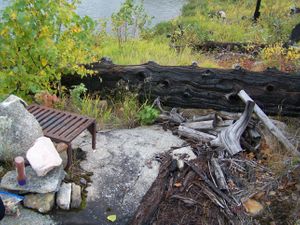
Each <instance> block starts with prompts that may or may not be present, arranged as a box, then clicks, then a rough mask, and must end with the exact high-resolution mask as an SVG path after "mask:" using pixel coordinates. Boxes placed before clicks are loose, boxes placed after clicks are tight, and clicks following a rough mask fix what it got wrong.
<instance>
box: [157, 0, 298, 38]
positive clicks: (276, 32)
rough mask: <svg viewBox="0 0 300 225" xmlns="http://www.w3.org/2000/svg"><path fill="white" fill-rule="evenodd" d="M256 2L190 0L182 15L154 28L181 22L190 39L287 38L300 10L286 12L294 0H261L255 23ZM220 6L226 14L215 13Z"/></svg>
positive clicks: (168, 27) (160, 29)
mask: <svg viewBox="0 0 300 225" xmlns="http://www.w3.org/2000/svg"><path fill="white" fill-rule="evenodd" d="M255 6H256V1H252V0H251V1H250V0H245V1H235V0H226V1H220V0H219V1H218V0H216V1H203V0H189V1H188V3H187V4H186V5H185V6H184V7H183V9H182V16H181V17H179V18H178V19H176V20H175V21H171V22H167V23H162V24H159V25H158V26H157V29H156V32H157V34H165V33H167V32H172V31H173V30H174V29H175V28H176V25H177V24H181V25H182V26H183V29H184V30H185V32H186V35H187V36H189V38H190V42H193V43H199V42H204V41H207V40H210V41H222V42H255V43H268V44H270V43H276V42H285V41H287V40H288V37H289V34H290V32H291V30H292V28H293V27H294V26H295V25H296V24H297V23H299V21H300V15H299V14H296V15H290V14H289V13H290V8H291V7H293V6H295V1H292V0H286V1H277V0H264V1H262V5H261V10H260V11H261V17H260V19H259V20H258V22H257V23H253V21H252V17H253V13H254V10H255ZM220 10H222V11H224V12H225V13H226V18H220V17H219V16H218V15H217V12H218V11H220Z"/></svg>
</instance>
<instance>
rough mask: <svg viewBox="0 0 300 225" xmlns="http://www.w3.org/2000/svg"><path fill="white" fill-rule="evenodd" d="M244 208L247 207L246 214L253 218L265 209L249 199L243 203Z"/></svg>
mask: <svg viewBox="0 0 300 225" xmlns="http://www.w3.org/2000/svg"><path fill="white" fill-rule="evenodd" d="M243 206H244V207H245V209H246V212H247V213H249V214H251V215H252V216H255V215H257V214H259V213H260V212H261V211H262V210H263V209H264V207H263V205H262V204H260V203H259V202H257V201H255V200H253V199H248V200H247V201H245V202H243Z"/></svg>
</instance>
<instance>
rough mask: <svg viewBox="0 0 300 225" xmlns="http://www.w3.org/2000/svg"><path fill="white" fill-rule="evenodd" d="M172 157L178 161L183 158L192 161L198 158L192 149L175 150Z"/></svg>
mask: <svg viewBox="0 0 300 225" xmlns="http://www.w3.org/2000/svg"><path fill="white" fill-rule="evenodd" d="M171 155H172V158H173V159H177V160H179V159H182V157H184V159H187V160H192V159H196V158H197V156H196V155H195V153H194V152H193V150H192V148H191V147H183V148H178V149H175V150H174V151H172V153H171Z"/></svg>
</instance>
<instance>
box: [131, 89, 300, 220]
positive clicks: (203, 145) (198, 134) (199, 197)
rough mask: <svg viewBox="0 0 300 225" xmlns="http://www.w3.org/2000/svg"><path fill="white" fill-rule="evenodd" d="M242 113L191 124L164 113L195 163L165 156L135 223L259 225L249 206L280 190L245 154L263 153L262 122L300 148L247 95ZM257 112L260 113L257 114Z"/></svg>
mask: <svg viewBox="0 0 300 225" xmlns="http://www.w3.org/2000/svg"><path fill="white" fill-rule="evenodd" d="M238 96H239V97H240V98H241V99H242V100H243V101H244V102H245V104H246V106H245V110H244V112H243V113H242V114H232V113H217V114H216V113H212V114H209V115H205V116H197V117H196V116H194V117H193V118H190V119H187V118H185V117H183V116H182V114H180V113H178V112H177V110H176V109H172V110H171V111H170V112H168V111H165V110H163V108H162V107H161V105H160V101H159V99H156V100H155V102H154V104H155V105H156V106H157V107H158V108H159V109H160V110H161V112H162V114H161V115H160V121H161V122H162V124H163V125H164V126H165V127H166V126H167V127H168V128H170V129H172V131H173V133H176V134H177V135H179V136H180V137H182V138H184V139H186V141H187V143H188V145H190V146H191V147H192V150H193V153H194V154H196V156H197V157H196V158H195V159H193V160H185V159H184V158H183V159H174V158H172V157H171V156H170V155H169V154H164V155H160V156H159V157H158V160H160V161H161V163H162V164H161V167H160V173H159V176H158V177H157V179H156V181H155V182H154V183H153V185H152V187H151V188H150V190H149V191H148V193H147V194H146V195H145V196H144V198H143V201H142V202H141V205H140V206H139V208H138V210H137V211H136V213H135V216H134V217H133V220H132V221H131V223H130V224H134V225H136V224H156V225H159V224H254V223H253V221H252V219H251V217H249V216H248V214H247V212H246V211H245V209H246V207H244V203H245V202H247V201H248V200H249V199H250V198H252V197H253V196H255V195H256V194H258V193H261V192H263V191H268V190H271V189H273V188H274V187H275V186H276V179H275V178H274V175H273V174H272V172H271V171H270V170H269V169H268V168H266V167H264V166H263V165H262V164H260V163H258V162H257V161H256V160H254V159H253V158H249V157H248V155H249V154H246V153H245V150H247V152H248V153H249V152H252V154H254V155H255V154H258V153H259V149H260V143H261V138H262V134H261V132H260V130H259V129H258V124H259V123H262V124H263V125H264V126H265V127H266V128H267V129H269V131H270V132H271V133H272V134H273V135H274V136H275V137H276V138H277V139H278V141H279V142H280V143H281V144H282V146H283V147H284V148H286V149H287V150H288V151H290V153H291V154H293V155H299V152H298V151H297V149H296V148H295V147H294V146H293V145H292V144H291V143H290V142H289V140H288V139H287V138H286V137H285V136H284V135H283V134H282V132H281V131H280V130H279V129H278V128H277V127H276V126H275V125H273V123H272V122H271V120H270V119H269V118H268V117H267V116H266V115H265V114H264V113H263V111H262V110H261V109H260V108H259V107H258V106H257V105H256V104H255V103H254V102H253V101H252V99H251V98H250V97H249V96H248V95H247V94H246V92H244V91H243V90H242V91H240V92H239V93H238ZM254 113H255V114H254Z"/></svg>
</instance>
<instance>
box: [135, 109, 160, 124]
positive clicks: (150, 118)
mask: <svg viewBox="0 0 300 225" xmlns="http://www.w3.org/2000/svg"><path fill="white" fill-rule="evenodd" d="M158 116H159V111H158V110H157V109H155V108H154V107H152V106H149V105H145V106H143V108H142V109H141V111H140V112H139V113H138V118H139V121H140V123H141V124H142V125H150V124H153V123H154V122H155V120H156V119H157V117H158Z"/></svg>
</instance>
